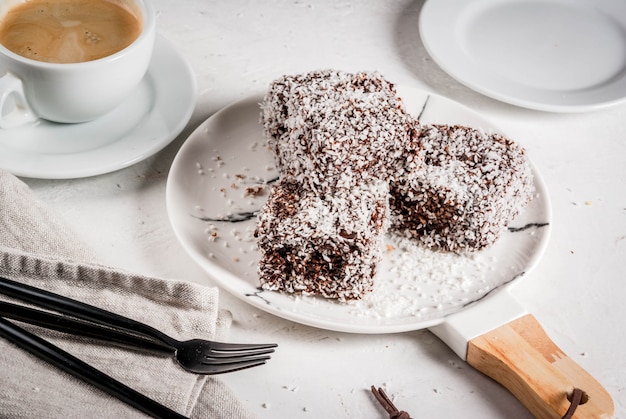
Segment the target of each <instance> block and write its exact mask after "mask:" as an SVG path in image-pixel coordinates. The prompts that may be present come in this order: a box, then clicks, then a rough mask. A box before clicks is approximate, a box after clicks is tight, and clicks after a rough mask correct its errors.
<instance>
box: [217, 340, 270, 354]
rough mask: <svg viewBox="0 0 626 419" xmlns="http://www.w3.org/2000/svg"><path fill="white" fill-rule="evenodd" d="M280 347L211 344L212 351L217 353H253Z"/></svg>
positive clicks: (248, 344) (246, 344)
mask: <svg viewBox="0 0 626 419" xmlns="http://www.w3.org/2000/svg"><path fill="white" fill-rule="evenodd" d="M277 346H278V345H277V344H275V343H262V344H253V343H225V342H211V350H215V351H224V352H226V351H253V350H257V349H259V350H260V349H270V348H276V347H277Z"/></svg>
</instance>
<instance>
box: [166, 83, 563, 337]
mask: <svg viewBox="0 0 626 419" xmlns="http://www.w3.org/2000/svg"><path fill="white" fill-rule="evenodd" d="M398 93H399V95H400V96H401V97H402V98H403V99H404V102H405V105H406V109H407V111H409V112H410V113H411V114H412V115H415V116H418V115H419V117H420V120H421V121H422V122H424V123H435V122H436V123H442V124H462V125H468V126H473V127H476V128H482V129H484V130H486V131H489V130H497V129H496V128H495V127H494V126H493V125H492V124H490V123H489V122H488V121H487V120H485V119H484V118H483V117H481V116H480V115H479V114H477V113H475V112H473V111H472V110H470V109H468V108H466V107H464V106H462V105H460V104H458V103H456V102H452V101H450V100H449V99H446V98H443V97H441V96H437V95H432V94H429V93H426V92H423V91H420V90H417V89H411V88H406V87H405V88H398ZM262 98H263V96H262V94H261V95H258V96H253V97H250V98H248V99H244V100H242V101H239V102H237V103H234V104H233V105H231V106H228V107H226V108H224V109H222V110H221V111H219V112H217V113H216V114H214V115H213V116H211V117H210V118H209V119H207V120H206V121H205V122H204V123H202V124H201V125H200V126H199V127H198V128H197V129H196V130H195V131H194V132H193V133H192V134H191V135H190V136H189V138H188V139H187V141H185V143H184V144H183V146H182V147H181V149H180V150H179V152H178V154H177V155H176V158H175V159H174V162H173V164H172V167H171V170H170V174H169V177H168V180H167V189H166V201H167V211H168V216H169V218H170V222H171V224H172V227H173V229H174V232H175V233H176V236H177V238H178V240H179V241H180V243H181V244H182V246H183V248H184V249H185V250H186V251H187V253H188V254H189V255H190V256H191V257H192V258H193V260H195V261H196V262H197V263H198V264H199V266H201V267H202V268H203V269H204V270H205V271H206V272H207V273H208V274H209V275H210V277H211V278H212V279H213V280H214V281H215V282H216V283H217V284H218V285H219V286H221V287H222V288H224V289H225V290H226V291H228V292H230V293H232V294H233V295H235V296H237V297H239V298H241V299H243V300H244V301H246V302H247V303H249V304H251V305H253V306H255V307H257V308H259V309H261V310H265V311H267V312H270V313H272V314H275V315H277V316H279V317H283V318H286V319H289V320H293V321H296V322H299V323H303V324H307V325H310V326H316V327H320V328H324V329H330V330H337V331H344V332H358V333H390V332H401V331H408V330H415V329H421V328H425V327H430V326H432V325H435V324H438V323H440V322H441V321H442V319H443V318H444V316H445V315H448V314H450V313H453V312H456V311H459V310H461V309H462V308H463V307H465V306H466V305H467V304H470V303H471V302H473V301H477V300H479V299H481V298H482V297H484V296H485V295H487V294H488V293H490V292H491V291H492V290H494V289H496V288H498V287H501V286H503V285H504V284H509V283H511V282H512V281H513V279H516V278H519V277H521V276H523V275H524V274H527V273H528V272H529V271H530V270H532V268H533V266H535V264H536V263H537V262H538V261H539V258H540V257H541V255H542V254H543V251H544V249H545V247H546V245H547V242H548V237H549V235H550V234H549V233H550V229H551V226H550V222H551V209H550V201H549V197H548V193H547V191H546V188H545V184H544V183H543V181H542V179H541V176H540V175H539V173H538V172H537V170H536V169H535V170H534V175H535V178H534V182H535V187H536V189H537V192H538V196H537V197H536V198H535V199H534V200H533V201H532V202H531V203H530V204H529V205H528V206H527V207H526V208H525V210H524V212H523V213H522V214H520V215H519V216H518V217H517V219H516V220H514V222H513V223H512V224H511V226H510V227H516V228H517V231H510V232H507V233H505V234H504V236H503V237H502V238H501V239H500V240H499V241H498V242H497V243H496V244H495V245H494V246H492V247H491V248H490V249H488V250H487V251H483V252H479V254H478V255H476V256H475V257H460V256H456V255H451V254H441V253H434V252H428V251H425V250H423V249H421V248H420V249H421V250H420V249H417V248H414V247H408V248H407V249H406V250H403V249H401V248H399V247H395V246H394V247H395V250H393V251H391V250H390V251H388V252H386V253H385V256H384V258H383V262H382V265H381V267H380V269H379V274H378V275H379V276H378V278H377V280H376V286H375V288H374V291H373V292H372V293H371V294H370V295H368V296H366V297H365V298H364V299H363V300H362V301H360V302H357V303H354V304H340V303H336V302H333V301H330V300H325V299H322V298H315V297H294V296H292V295H287V294H282V293H278V292H272V291H260V290H259V289H258V287H259V280H258V276H257V271H256V267H257V263H258V259H259V254H258V250H257V248H256V241H255V239H254V237H253V232H254V228H255V225H256V217H255V215H254V214H255V211H257V210H258V209H259V208H260V207H261V206H262V205H263V202H264V200H265V199H266V198H267V194H263V195H259V196H254V195H250V194H247V193H246V191H247V190H248V189H252V190H254V188H256V187H258V186H259V185H260V182H261V180H265V181H269V180H271V179H274V178H276V176H277V173H276V169H275V167H274V160H273V156H272V154H271V152H270V151H269V150H268V148H267V147H264V143H265V141H264V140H263V135H262V127H261V125H260V124H259V115H260V108H259V103H260V102H261V100H262ZM229 213H231V214H233V213H234V214H235V215H237V216H239V218H238V219H232V217H231V221H230V222H227V221H213V222H211V221H204V220H203V219H205V220H206V219H207V218H217V219H221V218H223V217H226V216H227V215H228V214H229ZM410 259H414V260H420V266H418V267H415V266H412V265H414V263H413V264H411V263H407V261H408V260H410ZM426 260H429V261H432V262H433V263H432V264H431V263H426V262H424V263H423V266H422V261H426ZM460 272H461V273H463V274H461V275H460V274H459V273H460Z"/></svg>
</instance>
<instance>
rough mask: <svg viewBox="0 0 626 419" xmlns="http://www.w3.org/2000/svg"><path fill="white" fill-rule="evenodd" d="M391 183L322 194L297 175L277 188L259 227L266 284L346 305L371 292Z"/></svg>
mask: <svg viewBox="0 0 626 419" xmlns="http://www.w3.org/2000/svg"><path fill="white" fill-rule="evenodd" d="M388 196H389V192H388V187H387V183H385V182H377V183H376V184H361V185H358V186H356V187H355V188H354V189H337V190H335V191H333V192H332V193H328V194H323V193H322V194H320V193H316V192H314V191H312V190H311V189H309V188H308V187H307V184H304V183H302V182H298V181H297V180H295V179H294V178H292V177H287V178H283V179H281V180H280V181H279V182H278V184H276V185H274V187H273V188H272V191H271V192H270V195H269V198H268V200H267V202H266V203H265V205H264V207H263V209H262V211H261V213H260V215H259V221H258V224H257V229H256V236H257V239H258V246H259V249H260V250H261V254H262V257H261V261H260V264H259V273H260V281H261V286H262V288H264V289H268V290H278V291H286V292H290V293H300V294H315V295H322V296H324V297H327V298H336V299H339V300H341V301H345V300H350V299H358V298H361V297H362V296H363V295H365V294H366V293H368V292H369V291H371V290H372V287H373V277H374V275H375V273H376V266H377V265H378V263H379V262H380V260H381V257H382V248H383V237H384V234H385V231H386V229H387V222H388V213H389V199H388Z"/></svg>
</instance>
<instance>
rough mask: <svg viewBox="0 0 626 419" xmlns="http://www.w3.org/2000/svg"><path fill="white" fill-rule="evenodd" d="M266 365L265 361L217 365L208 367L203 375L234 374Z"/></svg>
mask: <svg viewBox="0 0 626 419" xmlns="http://www.w3.org/2000/svg"><path fill="white" fill-rule="evenodd" d="M265 363H266V360H260V361H258V360H257V361H242V362H235V363H230V364H218V365H209V366H208V367H207V368H206V370H205V371H203V373H204V374H207V375H215V374H224V373H227V372H235V371H241V370H244V369H247V368H252V367H257V366H260V365H264V364H265Z"/></svg>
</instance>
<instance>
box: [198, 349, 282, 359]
mask: <svg viewBox="0 0 626 419" xmlns="http://www.w3.org/2000/svg"><path fill="white" fill-rule="evenodd" d="M273 352H274V348H265V349H264V348H260V349H245V350H234V349H231V350H226V351H222V350H219V349H218V350H216V349H215V348H211V349H209V350H208V351H207V353H206V355H207V356H209V357H211V358H229V357H238V356H254V355H267V354H271V353H273Z"/></svg>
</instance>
